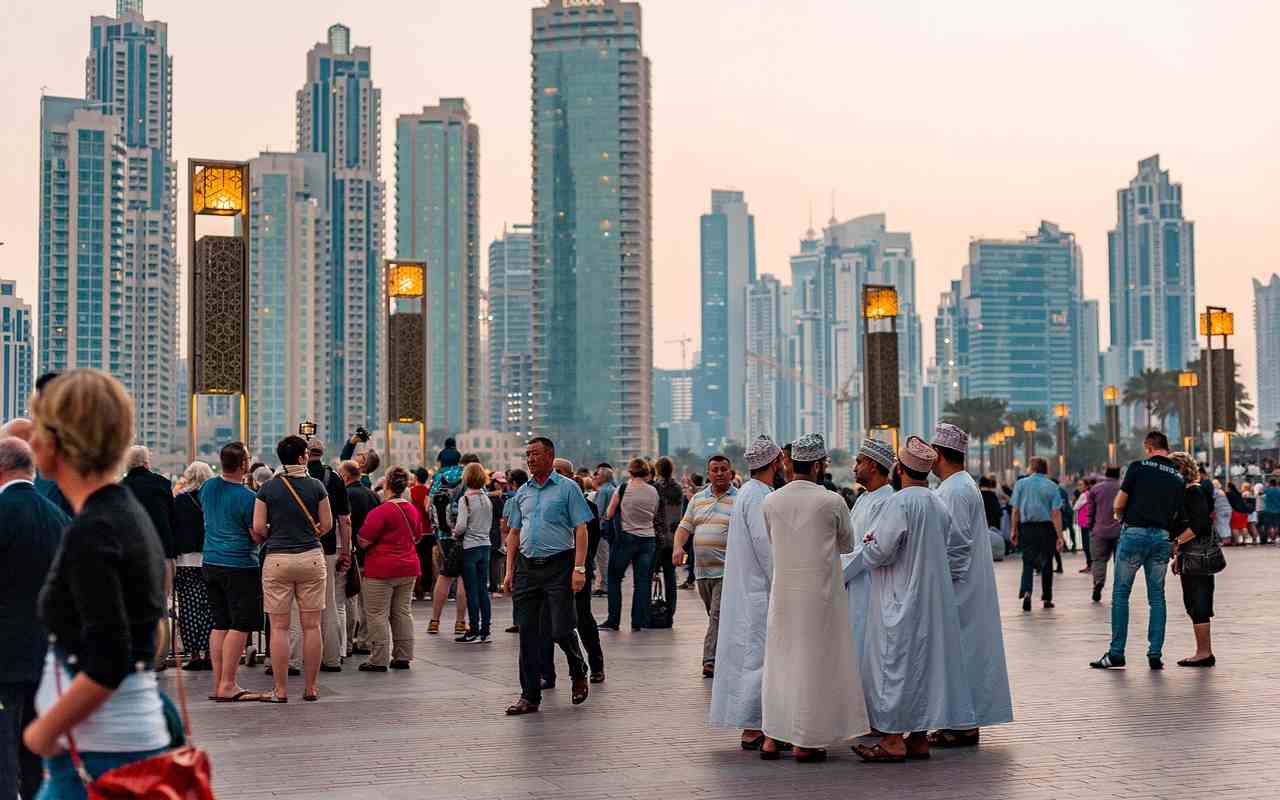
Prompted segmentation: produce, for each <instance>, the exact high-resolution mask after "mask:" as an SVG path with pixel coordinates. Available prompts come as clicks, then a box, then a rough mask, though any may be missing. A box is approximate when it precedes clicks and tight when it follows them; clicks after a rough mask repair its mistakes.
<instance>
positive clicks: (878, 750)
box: [853, 744, 907, 764]
mask: <svg viewBox="0 0 1280 800" xmlns="http://www.w3.org/2000/svg"><path fill="white" fill-rule="evenodd" d="M853 752H855V753H857V754H858V757H859V758H861V759H862V760H863V761H864V762H866V763H868V764H901V763H903V762H905V761H906V760H907V757H906V755H905V754H904V755H897V754H896V753H890V752H889V751H888V750H885V749H884V747H882V746H881V745H879V744H873V745H871V746H870V747H868V746H866V745H865V744H856V745H854V746H853Z"/></svg>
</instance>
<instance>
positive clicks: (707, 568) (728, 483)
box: [671, 455, 738, 678]
mask: <svg viewBox="0 0 1280 800" xmlns="http://www.w3.org/2000/svg"><path fill="white" fill-rule="evenodd" d="M707 481H708V483H707V487H706V488H705V489H703V490H702V491H701V492H698V493H697V494H696V495H694V496H693V498H692V499H691V500H689V507H688V508H687V509H685V512H684V519H682V520H680V527H679V528H678V529H677V530H676V544H675V549H673V550H672V552H671V563H672V564H675V565H676V566H680V565H681V564H683V563H684V559H685V555H684V546H685V543H686V542H688V541H689V537H690V536H692V537H693V552H694V554H695V558H696V560H695V561H694V565H693V568H694V575H695V577H696V578H697V580H698V595H699V596H701V597H702V604H703V605H704V606H706V608H707V616H708V617H709V621H708V623H707V635H706V638H704V639H703V640H702V677H704V678H710V677H713V676H714V675H715V668H716V639H717V638H718V637H719V635H720V585H721V584H722V583H723V582H724V554H725V548H726V547H727V545H728V542H729V513H730V512H731V511H733V498H734V496H735V495H737V493H738V490H737V489H736V488H734V486H733V464H731V463H730V462H729V459H728V458H726V457H725V456H722V455H714V456H712V457H711V458H709V459H707Z"/></svg>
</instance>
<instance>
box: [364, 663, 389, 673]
mask: <svg viewBox="0 0 1280 800" xmlns="http://www.w3.org/2000/svg"><path fill="white" fill-rule="evenodd" d="M359 669H360V671H361V672H386V671H387V668H386V667H383V666H380V665H378V664H370V663H369V662H368V661H366V662H364V663H363V664H361V665H360V667H359Z"/></svg>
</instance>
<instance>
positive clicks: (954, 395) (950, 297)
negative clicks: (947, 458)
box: [929, 281, 969, 413]
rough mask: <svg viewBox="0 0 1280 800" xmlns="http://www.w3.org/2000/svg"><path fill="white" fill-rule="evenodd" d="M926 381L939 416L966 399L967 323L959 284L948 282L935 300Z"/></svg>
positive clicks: (967, 375) (967, 393)
mask: <svg viewBox="0 0 1280 800" xmlns="http://www.w3.org/2000/svg"><path fill="white" fill-rule="evenodd" d="M929 382H930V383H931V384H933V386H934V391H935V392H936V393H937V396H936V402H937V406H938V407H937V409H936V411H937V412H939V413H941V412H942V411H943V410H945V409H946V407H947V404H948V403H954V402H955V401H957V400H960V399H962V398H966V397H969V322H968V319H967V318H966V315H965V302H964V284H963V282H962V281H952V282H951V284H950V288H949V289H948V290H947V291H945V292H943V293H942V297H941V298H940V299H939V300H938V311H937V314H936V315H935V316H934V318H933V365H932V368H931V369H930V378H929Z"/></svg>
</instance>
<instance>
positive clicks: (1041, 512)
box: [1009, 457, 1064, 611]
mask: <svg viewBox="0 0 1280 800" xmlns="http://www.w3.org/2000/svg"><path fill="white" fill-rule="evenodd" d="M1048 472H1049V462H1048V461H1045V460H1044V459H1043V458H1039V457H1036V458H1032V459H1031V474H1030V475H1028V476H1027V477H1025V478H1023V479H1021V480H1019V481H1018V482H1017V483H1016V484H1014V487H1013V497H1012V498H1010V499H1009V505H1010V506H1011V507H1012V509H1013V514H1012V517H1013V520H1012V522H1013V543H1014V544H1015V545H1018V546H1019V547H1021V548H1022V583H1021V584H1019V587H1018V597H1019V598H1021V600H1022V610H1023V611H1030V610H1031V582H1032V578H1033V577H1034V572H1035V570H1037V569H1038V570H1040V588H1041V599H1042V600H1043V601H1044V607H1045V608H1053V556H1054V554H1055V553H1060V552H1062V547H1063V544H1064V542H1063V540H1062V496H1061V495H1060V494H1059V493H1058V484H1056V483H1054V482H1053V481H1051V480H1049V478H1048Z"/></svg>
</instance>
